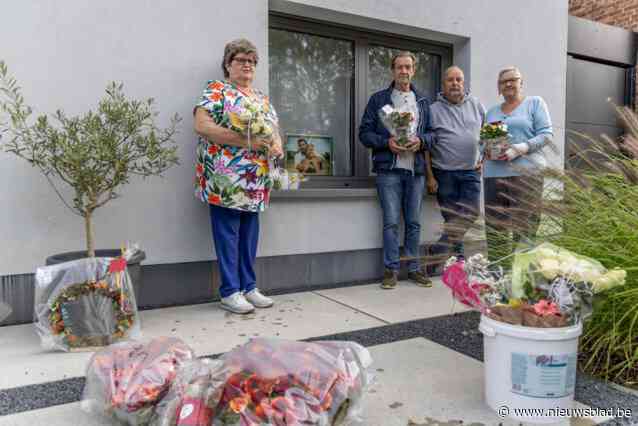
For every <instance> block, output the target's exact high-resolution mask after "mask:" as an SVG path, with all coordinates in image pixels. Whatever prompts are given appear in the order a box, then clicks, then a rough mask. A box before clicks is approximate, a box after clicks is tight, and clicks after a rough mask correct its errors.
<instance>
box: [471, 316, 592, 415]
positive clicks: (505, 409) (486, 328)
mask: <svg viewBox="0 0 638 426" xmlns="http://www.w3.org/2000/svg"><path fill="white" fill-rule="evenodd" d="M479 330H480V331H481V332H482V333H483V347H484V358H483V359H484V368H485V400H486V402H487V404H488V405H489V406H490V407H491V408H492V409H493V410H495V411H496V412H497V413H498V414H499V415H501V416H502V417H506V416H507V417H511V418H514V419H517V420H522V421H527V422H533V423H555V422H558V421H561V420H562V421H564V420H565V418H564V417H560V414H559V413H560V412H561V411H559V410H562V412H563V413H565V412H567V410H571V408H572V407H573V405H574V389H575V385H576V362H577V357H578V337H579V336H580V335H581V333H582V331H583V329H582V325H581V324H580V323H579V324H577V325H574V326H571V327H561V328H536V327H523V326H520V325H512V324H507V323H504V322H500V321H495V320H493V319H491V318H488V317H486V316H484V315H483V316H481V323H480V325H479ZM521 409H523V410H527V409H534V410H544V411H543V414H540V413H539V412H538V411H536V412H530V411H527V412H521V411H520V410H521ZM552 414H554V415H552ZM563 415H564V414H563Z"/></svg>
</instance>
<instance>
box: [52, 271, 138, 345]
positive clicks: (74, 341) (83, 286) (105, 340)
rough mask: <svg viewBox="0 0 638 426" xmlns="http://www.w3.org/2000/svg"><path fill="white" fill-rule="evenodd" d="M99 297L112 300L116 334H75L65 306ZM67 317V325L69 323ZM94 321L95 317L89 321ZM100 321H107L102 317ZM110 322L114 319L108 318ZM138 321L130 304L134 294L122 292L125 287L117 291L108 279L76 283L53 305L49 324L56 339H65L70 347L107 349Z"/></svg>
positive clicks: (114, 332)
mask: <svg viewBox="0 0 638 426" xmlns="http://www.w3.org/2000/svg"><path fill="white" fill-rule="evenodd" d="M90 295H93V296H98V297H103V298H104V299H106V300H108V301H110V303H111V304H112V311H113V312H114V318H113V319H112V321H113V322H114V327H113V331H112V333H109V334H103V335H83V334H79V333H77V332H75V331H74V329H73V327H72V326H71V324H69V323H68V322H69V320H68V316H67V315H65V314H66V312H65V310H64V306H65V305H66V304H67V303H69V302H73V301H75V300H78V299H81V298H83V297H87V296H90ZM65 317H66V318H67V322H66V323H65ZM85 320H86V321H89V322H90V321H91V318H86V319H85ZM96 320H97V321H104V320H107V319H105V318H98V319H96ZM108 320H110V319H108ZM134 322H135V309H134V307H133V304H132V303H131V301H130V294H128V293H127V292H124V291H122V289H121V288H114V287H111V286H110V285H109V283H108V282H107V281H105V280H101V281H87V282H84V283H80V284H75V285H73V286H71V287H68V288H67V289H65V290H64V291H63V292H62V293H61V294H60V295H59V296H58V298H57V299H56V300H55V302H53V304H52V305H51V310H50V313H49V324H50V326H51V332H52V333H53V335H55V336H60V337H62V341H63V343H64V344H65V345H66V346H68V347H69V348H82V347H93V346H106V345H108V344H110V343H113V342H116V341H118V340H120V339H122V338H123V337H124V336H125V335H126V332H127V331H128V330H129V329H130V328H131V326H132V325H133V323H134Z"/></svg>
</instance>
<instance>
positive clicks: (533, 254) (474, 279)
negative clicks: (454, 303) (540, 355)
mask: <svg viewBox="0 0 638 426" xmlns="http://www.w3.org/2000/svg"><path fill="white" fill-rule="evenodd" d="M497 263H498V262H497ZM626 276H627V273H626V271H624V270H621V269H613V270H607V269H606V268H605V267H603V266H602V265H601V264H600V262H598V261H596V260H594V259H590V258H588V257H585V256H581V255H578V254H576V253H572V252H571V251H569V250H566V249H563V248H561V247H558V246H555V245H553V244H550V243H543V244H540V245H539V246H537V247H535V248H532V249H530V250H525V251H521V252H517V253H516V254H515V257H514V261H513V266H512V272H511V273H508V274H506V273H504V271H503V269H502V268H500V267H497V266H494V265H493V264H489V263H488V262H487V260H486V259H485V258H484V257H483V256H482V255H481V254H477V255H474V256H472V257H470V258H469V259H468V260H467V261H465V260H458V259H456V258H455V257H452V258H450V259H449V260H448V261H447V263H446V265H445V269H444V272H443V277H442V280H443V283H444V284H445V285H447V286H448V287H449V288H450V289H451V290H452V295H453V297H454V298H455V299H456V300H458V301H460V302H461V303H463V304H465V305H467V306H470V307H472V308H475V309H477V310H479V311H481V312H482V313H483V314H485V315H487V316H489V317H491V318H493V319H496V320H498V321H502V322H507V323H510V324H517V325H525V326H529V327H564V326H568V325H573V324H576V323H578V322H580V321H582V320H583V319H584V318H585V317H587V316H588V315H589V314H591V312H592V302H593V297H594V295H596V294H598V293H601V292H603V291H606V290H609V289H610V288H613V287H616V286H620V285H623V284H624V283H625V278H626Z"/></svg>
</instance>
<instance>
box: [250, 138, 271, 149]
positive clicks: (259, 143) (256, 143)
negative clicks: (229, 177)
mask: <svg viewBox="0 0 638 426" xmlns="http://www.w3.org/2000/svg"><path fill="white" fill-rule="evenodd" d="M272 144H273V142H272V139H264V138H251V139H250V143H249V141H248V139H246V148H250V150H251V151H262V152H266V153H269V152H270V149H271V147H272Z"/></svg>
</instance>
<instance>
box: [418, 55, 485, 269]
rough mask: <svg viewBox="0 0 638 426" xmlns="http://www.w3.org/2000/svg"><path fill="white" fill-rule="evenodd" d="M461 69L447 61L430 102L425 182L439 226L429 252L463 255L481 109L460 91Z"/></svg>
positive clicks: (475, 193)
mask: <svg viewBox="0 0 638 426" xmlns="http://www.w3.org/2000/svg"><path fill="white" fill-rule="evenodd" d="M464 82H465V77H464V75H463V71H462V70H461V69H460V68H459V67H457V66H452V67H450V68H448V69H447V70H446V71H445V73H444V75H443V93H440V94H439V95H438V98H437V100H436V102H434V103H433V104H432V105H431V107H430V111H431V116H432V127H431V129H430V131H431V132H432V133H433V137H432V138H431V140H432V144H431V146H430V147H429V151H430V161H428V164H431V167H428V169H427V171H426V176H427V187H428V191H429V192H430V193H436V196H437V200H438V202H439V206H440V208H441V215H442V216H443V220H444V226H443V232H442V234H441V238H440V239H439V241H438V242H437V243H436V244H435V245H434V246H433V247H432V251H431V254H433V255H435V256H437V257H439V259H440V260H443V259H445V258H446V257H447V256H448V255H450V254H452V255H455V256H463V255H464V248H463V237H464V236H465V233H466V232H467V230H468V229H469V227H470V226H471V225H472V224H473V223H474V222H475V221H476V218H477V216H478V212H479V208H480V196H481V172H480V165H479V138H480V131H481V127H482V126H483V123H484V122H485V108H484V107H483V105H481V103H480V102H479V101H478V100H477V99H476V98H475V97H473V96H470V95H469V94H467V93H466V92H465V85H464Z"/></svg>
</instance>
